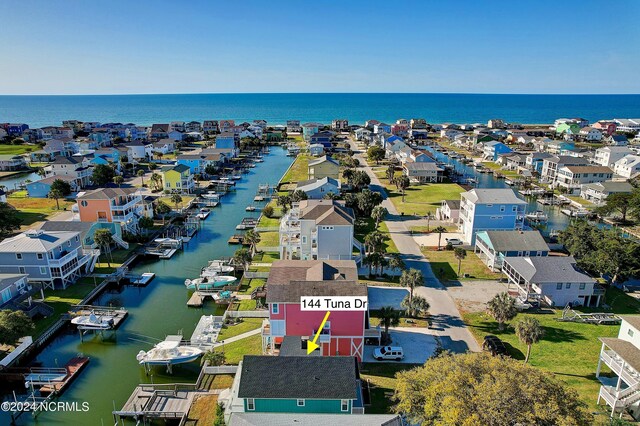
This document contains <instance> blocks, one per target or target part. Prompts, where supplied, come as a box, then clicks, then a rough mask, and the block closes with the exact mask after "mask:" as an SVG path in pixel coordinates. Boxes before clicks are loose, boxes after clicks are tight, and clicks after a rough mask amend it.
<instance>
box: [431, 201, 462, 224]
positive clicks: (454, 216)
mask: <svg viewBox="0 0 640 426" xmlns="http://www.w3.org/2000/svg"><path fill="white" fill-rule="evenodd" d="M436 219H437V220H446V221H448V222H452V223H458V221H459V220H460V200H442V204H440V207H438V208H437V209H436Z"/></svg>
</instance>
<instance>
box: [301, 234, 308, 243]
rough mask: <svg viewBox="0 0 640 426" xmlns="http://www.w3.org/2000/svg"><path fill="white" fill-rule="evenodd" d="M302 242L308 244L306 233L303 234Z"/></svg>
mask: <svg viewBox="0 0 640 426" xmlns="http://www.w3.org/2000/svg"><path fill="white" fill-rule="evenodd" d="M302 244H307V236H306V235H303V236H302Z"/></svg>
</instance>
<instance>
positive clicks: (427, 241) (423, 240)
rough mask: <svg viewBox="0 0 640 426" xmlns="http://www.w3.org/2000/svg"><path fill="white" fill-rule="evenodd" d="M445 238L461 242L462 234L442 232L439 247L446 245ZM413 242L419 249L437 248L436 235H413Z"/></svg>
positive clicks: (433, 233)
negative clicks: (423, 247) (414, 241)
mask: <svg viewBox="0 0 640 426" xmlns="http://www.w3.org/2000/svg"><path fill="white" fill-rule="evenodd" d="M447 238H457V239H459V240H461V241H462V233H461V232H443V233H442V239H441V240H440V245H441V246H442V247H444V246H446V245H447ZM413 239H414V240H416V243H418V245H419V246H420V247H422V246H425V247H438V234H436V233H435V232H432V233H431V234H423V235H414V237H413Z"/></svg>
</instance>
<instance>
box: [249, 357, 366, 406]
mask: <svg viewBox="0 0 640 426" xmlns="http://www.w3.org/2000/svg"><path fill="white" fill-rule="evenodd" d="M357 379H358V371H357V366H356V360H355V358H353V357H347V356H326V357H308V356H286V357H279V356H268V355H266V356H256V355H245V357H244V359H243V361H242V370H241V377H240V387H239V389H238V397H240V398H269V399H297V398H300V399H356V398H357V385H358V384H357Z"/></svg>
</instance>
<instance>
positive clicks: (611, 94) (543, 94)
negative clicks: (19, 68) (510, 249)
mask: <svg viewBox="0 0 640 426" xmlns="http://www.w3.org/2000/svg"><path fill="white" fill-rule="evenodd" d="M166 95H176V96H178V95H493V96H638V95H640V93H499V92H167V93H160V92H157V93H14V94H3V93H0V97H18V96H166Z"/></svg>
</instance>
